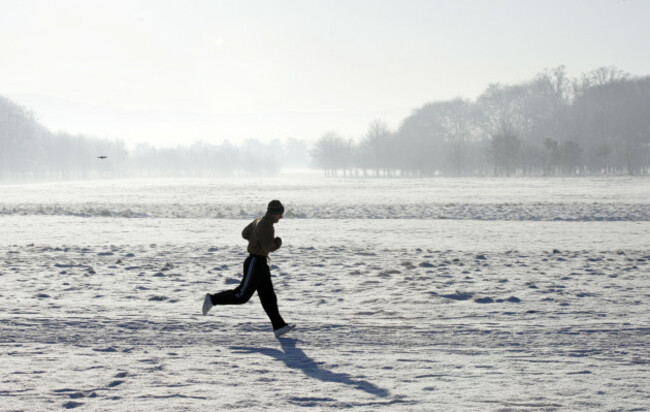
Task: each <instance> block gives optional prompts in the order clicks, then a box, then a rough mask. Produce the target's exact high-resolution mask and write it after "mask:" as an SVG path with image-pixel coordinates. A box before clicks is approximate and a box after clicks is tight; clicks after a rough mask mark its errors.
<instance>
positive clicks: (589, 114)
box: [311, 66, 650, 176]
mask: <svg viewBox="0 0 650 412" xmlns="http://www.w3.org/2000/svg"><path fill="white" fill-rule="evenodd" d="M311 155H312V159H313V165H314V166H315V167H318V168H321V169H323V170H324V171H325V173H326V174H330V175H336V174H344V175H350V174H353V175H363V176H532V175H535V176H540V175H541V176H556V175H582V174H628V175H647V174H648V173H649V172H650V158H649V155H650V76H646V77H632V76H631V75H629V74H628V73H625V72H623V71H621V70H620V69H617V68H615V67H603V68H599V69H597V70H594V71H592V72H590V73H586V74H583V75H582V76H580V77H579V78H575V79H571V78H569V77H568V76H567V74H566V70H565V68H564V66H560V67H557V68H555V69H550V70H545V71H543V72H541V73H539V74H537V75H536V76H535V77H534V78H533V79H532V80H530V81H526V82H524V83H522V84H515V85H501V84H493V85H490V86H489V87H488V88H487V90H485V91H484V92H483V93H482V94H481V95H480V96H479V97H478V98H477V99H476V100H475V101H470V100H466V99H460V98H459V99H454V100H449V101H438V102H431V103H427V104H425V105H424V106H422V107H420V108H418V109H417V110H415V111H414V112H413V113H412V114H411V115H410V116H409V117H407V118H406V119H404V121H403V122H402V124H401V125H400V126H399V128H398V129H397V130H394V131H393V130H390V129H389V127H388V125H387V124H386V123H385V122H383V121H381V120H375V121H373V122H372V123H371V124H370V126H369V128H368V131H367V133H366V135H365V136H364V137H363V138H362V139H360V140H359V141H354V140H352V139H346V138H344V137H342V136H340V135H339V134H337V133H336V132H328V133H326V134H324V135H323V136H322V137H321V138H320V139H319V140H318V142H317V143H316V145H315V147H314V148H313V150H312V151H311Z"/></svg>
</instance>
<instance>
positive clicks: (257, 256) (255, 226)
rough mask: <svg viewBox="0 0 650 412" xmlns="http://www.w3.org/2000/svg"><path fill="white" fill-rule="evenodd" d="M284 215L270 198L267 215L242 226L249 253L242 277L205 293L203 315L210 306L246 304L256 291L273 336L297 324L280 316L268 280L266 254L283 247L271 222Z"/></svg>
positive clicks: (271, 285)
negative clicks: (226, 287) (236, 282)
mask: <svg viewBox="0 0 650 412" xmlns="http://www.w3.org/2000/svg"><path fill="white" fill-rule="evenodd" d="M283 214H284V206H282V203H280V201H279V200H272V201H271V202H270V203H269V205H268V208H267V211H266V214H265V215H264V216H262V217H259V218H257V219H255V220H253V221H252V222H251V223H250V224H249V225H248V226H246V227H245V228H244V230H243V231H242V237H243V238H244V239H246V240H248V253H249V254H250V255H249V256H248V257H247V258H246V260H245V261H244V278H243V279H242V281H241V283H240V284H239V286H237V287H236V288H235V289H233V290H225V291H223V292H219V293H215V294H210V293H206V294H205V299H204V300H203V314H204V315H206V314H207V313H208V312H209V311H210V309H212V307H213V306H217V305H241V304H243V303H246V302H248V301H249V300H250V298H251V297H252V296H253V293H255V291H257V295H258V296H259V297H260V301H261V303H262V307H263V308H264V311H265V312H266V314H267V315H268V317H269V319H271V324H272V325H273V332H274V333H275V336H276V337H278V338H279V337H280V336H282V335H284V334H285V333H287V332H289V331H290V330H292V329H293V328H295V327H296V325H294V324H287V323H286V322H285V321H284V319H282V316H280V311H279V310H278V300H277V298H276V296H275V291H274V290H273V283H271V270H270V269H269V265H268V262H267V259H268V257H269V253H271V252H275V251H276V250H278V249H280V247H281V246H282V239H281V238H279V237H275V230H274V229H273V225H274V224H275V223H278V222H279V221H280V219H282V215H283Z"/></svg>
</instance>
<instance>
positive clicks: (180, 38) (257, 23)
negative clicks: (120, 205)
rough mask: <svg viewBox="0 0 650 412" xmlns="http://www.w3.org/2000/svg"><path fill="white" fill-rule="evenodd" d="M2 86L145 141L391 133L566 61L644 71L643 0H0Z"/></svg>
mask: <svg viewBox="0 0 650 412" xmlns="http://www.w3.org/2000/svg"><path fill="white" fill-rule="evenodd" d="M0 10H2V12H1V14H0V95H3V96H6V97H8V98H10V99H12V100H14V101H15V102H17V103H19V104H21V105H23V106H25V107H27V108H29V109H31V110H32V111H33V112H34V113H35V115H36V117H37V118H38V119H39V120H40V121H41V122H42V123H43V124H44V125H45V126H46V127H48V128H49V129H50V130H52V131H68V132H71V133H84V134H89V135H94V136H97V137H108V138H116V139H121V140H124V141H125V143H126V144H127V146H129V147H132V146H134V145H135V144H137V143H141V142H148V143H151V144H154V145H157V146H169V145H176V144H190V143H192V142H195V141H198V140H202V141H206V142H214V143H219V142H221V141H223V140H229V141H231V142H233V143H238V142H239V141H241V140H243V139H246V138H257V139H260V140H263V141H269V140H271V139H276V138H278V139H285V138H287V137H295V138H299V139H305V140H315V139H317V138H318V137H320V136H321V135H322V134H323V133H325V132H327V131H329V130H334V131H337V132H339V133H340V134H342V135H343V136H345V137H351V138H360V137H361V136H363V135H364V134H365V131H366V129H367V127H368V124H369V123H370V122H371V121H372V120H373V119H383V120H384V121H386V122H387V123H388V124H389V125H390V126H391V127H392V128H397V127H398V126H399V124H400V122H401V121H402V120H403V119H404V118H405V117H406V116H408V115H409V113H410V112H411V111H412V110H413V109H415V108H417V107H419V106H421V105H423V104H424V103H426V102H429V101H434V100H445V99H451V98H454V97H459V96H460V97H465V98H470V99H474V98H476V97H477V96H478V95H479V94H480V93H481V92H482V91H483V90H485V88H486V87H487V86H488V84H490V83H494V82H500V83H517V82H520V81H524V80H527V79H530V78H532V77H533V76H534V75H535V74H536V73H538V72H540V71H541V70H543V69H545V68H552V67H557V66H559V65H565V66H566V67H567V70H568V72H569V75H571V76H577V75H579V74H581V73H585V72H588V71H591V70H593V69H596V68H598V67H601V66H610V65H614V66H617V67H618V68H620V69H623V70H625V71H628V72H630V73H632V74H635V75H647V74H650V53H648V39H650V25H649V24H647V20H648V18H649V17H650V1H647V0H232V1H225V0H221V1H220V0H205V1H199V0H176V1H170V0H142V1H138V0H109V1H92V0H78V1H73V0H56V1H52V0H0Z"/></svg>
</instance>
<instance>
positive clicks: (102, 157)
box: [97, 156, 108, 159]
mask: <svg viewBox="0 0 650 412" xmlns="http://www.w3.org/2000/svg"><path fill="white" fill-rule="evenodd" d="M107 157H108V156H97V158H98V159H106V158H107Z"/></svg>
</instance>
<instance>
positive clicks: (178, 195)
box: [0, 178, 650, 411]
mask: <svg viewBox="0 0 650 412" xmlns="http://www.w3.org/2000/svg"><path fill="white" fill-rule="evenodd" d="M496 183H498V185H497V184H496ZM0 195H1V196H0V231H1V232H0V247H1V249H0V285H1V286H2V288H1V289H0V365H1V370H2V373H1V374H0V410H3V411H4V410H7V411H11V410H28V411H41V410H42V411H45V410H60V409H75V408H78V409H79V410H129V411H140V410H142V411H145V410H147V411H150V410H169V411H178V410H188V411H195V410H225V411H258V410H314V411H322V410H332V411H334V410H341V409H345V410H352V411H375V410H385V411H396V410H398V411H402V410H403V411H438V410H440V411H452V410H454V411H455V410H459V411H466V410H469V411H486V410H487V411H538V410H558V411H564V410H606V411H608V410H617V411H618V410H621V411H632V410H638V411H641V410H648V405H650V389H649V388H650V378H649V376H650V326H649V322H648V320H649V319H650V304H649V301H650V300H649V298H650V281H649V279H648V276H649V275H650V250H649V248H648V245H649V244H650V222H649V221H648V219H647V217H646V215H647V213H648V212H647V210H648V206H649V205H648V199H650V181H648V180H644V179H623V178H621V179H551V180H537V179H523V180H518V179H517V180H515V179H513V180H505V179H503V180H498V181H495V180H480V179H468V180H453V179H433V180H406V179H404V180H401V179H396V180H371V181H368V180H354V179H339V180H334V179H331V180H326V179H323V180H321V179H313V180H311V179H301V180H296V181H290V180H284V179H275V180H269V181H266V182H256V181H253V180H245V179H235V180H233V181H226V180H219V181H207V180H206V181H199V180H189V181H185V180H168V181H154V182H147V181H125V182H93V183H89V182H83V183H68V184H35V185H14V186H0ZM274 198H278V199H281V200H282V202H283V203H284V204H285V205H286V207H287V210H288V212H289V211H293V212H291V213H287V215H288V216H291V217H287V218H285V219H283V220H282V221H281V222H280V223H279V224H278V225H276V234H277V235H279V236H281V237H282V238H283V240H284V246H283V247H282V248H281V249H280V250H279V251H277V252H276V253H274V254H273V255H272V260H271V262H270V266H271V271H272V274H273V281H274V285H275V288H276V293H277V294H278V299H279V305H280V310H281V312H282V314H283V317H284V318H285V319H286V320H287V321H289V322H295V323H297V324H298V328H297V329H296V330H295V331H292V332H291V333H290V334H288V335H286V337H284V338H281V339H276V338H275V337H274V335H273V333H272V331H271V327H270V322H269V321H268V319H267V318H266V315H265V314H264V312H263V310H262V308H261V305H260V304H259V300H258V298H257V296H254V297H253V299H251V301H250V302H249V303H248V304H245V305H242V306H231V307H218V308H213V309H212V311H211V312H210V313H209V315H208V316H202V315H201V305H202V301H203V297H204V295H205V293H206V292H216V291H219V290H222V289H225V288H232V287H234V285H236V284H237V283H238V282H239V280H240V278H241V274H240V272H241V266H242V262H243V260H244V258H245V256H246V253H245V243H244V241H243V240H242V239H241V238H240V232H241V229H242V228H243V227H244V225H245V224H246V223H247V222H248V219H249V218H251V217H252V216H254V215H255V214H256V213H257V212H259V211H261V210H263V208H264V205H265V204H266V203H267V202H268V201H269V200H270V199H274ZM321 199H322V200H321ZM451 204H453V207H451V208H452V209H453V210H452V211H451V212H449V213H450V216H451V217H450V216H447V218H445V219H439V218H437V217H435V216H433V214H431V213H430V212H429V211H428V210H429V206H427V205H430V206H431V208H433V209H435V208H446V207H447V206H445V205H451ZM26 205H27V206H26ZM414 205H417V206H414ZM508 205H517V206H516V207H515V209H517V210H519V212H512V213H514V214H512V213H511V212H508V211H507V210H508V207H509V206H508ZM412 207H417V208H422V209H421V210H423V213H422V214H421V216H416V215H415V214H413V213H411V212H409V210H411V208H412ZM175 209H178V210H179V213H178V215H174V213H173V211H174V210H175ZM237 209H239V210H238V213H239V212H241V213H240V214H239V215H237V213H234V214H233V213H231V212H226V211H227V210H237ZM101 210H103V211H105V212H101ZM120 210H121V211H122V212H123V211H125V210H131V211H132V213H131V214H125V213H122V212H120V213H117V212H116V211H120ZM136 210H137V212H136ZM216 210H221V211H222V212H221V216H219V215H218V213H214V212H215V211H216ZM298 210H303V211H304V210H310V211H311V212H308V213H307V212H296V211H298ZM344 210H348V211H349V213H348V214H347V215H346V214H345V213H340V214H341V216H340V217H342V218H341V219H339V218H337V216H336V215H334V211H344ZM468 210H472V211H473V212H471V213H465V212H461V211H468ZM498 210H501V212H499V213H502V215H498V214H496V212H494V211H498ZM504 210H505V211H504ZM522 210H527V211H528V212H527V213H528V214H526V213H522V212H520V211H522ZM557 210H562V211H564V212H563V213H565V215H564V218H561V219H554V218H553V215H554V214H555V212H554V211H557ZM596 210H597V211H599V212H598V213H602V216H600V218H598V219H596V218H594V216H593V213H595V212H594V211H596ZM77 211H83V212H80V213H77ZM97 211H100V212H97ZM187 211H191V213H188V212H187ZM292 213H293V215H292ZM303 214H304V215H305V216H302V215H303ZM476 214H478V215H477V216H475V215H476ZM529 214H530V215H531V216H533V217H526V216H529ZM321 216H322V217H321ZM507 216H510V217H513V216H516V218H509V217H507ZM567 216H570V217H571V218H567Z"/></svg>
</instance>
